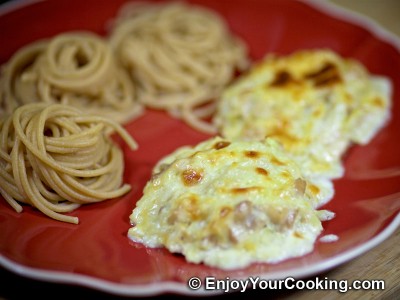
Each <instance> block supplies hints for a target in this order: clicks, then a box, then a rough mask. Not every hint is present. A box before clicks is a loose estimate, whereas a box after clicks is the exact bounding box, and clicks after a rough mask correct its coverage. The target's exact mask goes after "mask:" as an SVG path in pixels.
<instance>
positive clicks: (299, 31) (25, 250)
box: [0, 0, 400, 295]
mask: <svg viewBox="0 0 400 300" xmlns="http://www.w3.org/2000/svg"><path fill="white" fill-rule="evenodd" d="M122 2H123V0H118V1H97V0H85V1H81V0H74V1H71V0H61V1H46V2H36V3H30V4H29V5H28V4H27V3H24V5H23V6H20V7H15V4H14V3H11V4H8V5H6V6H3V7H2V12H1V13H0V28H1V29H2V30H1V31H0V44H1V47H0V62H5V61H7V59H9V58H10V56H11V55H12V54H13V53H14V52H15V51H16V50H17V49H18V48H19V47H21V46H23V45H25V44H27V43H29V42H33V41H35V40H36V39H39V38H44V37H50V36H53V35H55V34H57V33H60V32H62V31H69V30H82V29H86V30H91V31H94V32H97V33H99V34H105V32H106V30H105V26H106V24H107V21H108V20H109V19H110V18H112V17H114V16H115V14H116V12H117V9H118V8H119V7H120V5H121V4H122ZM191 2H193V3H199V4H203V5H205V6H208V7H210V8H212V9H214V10H215V11H217V12H219V13H220V14H221V15H222V16H223V17H224V18H225V19H226V21H227V22H228V24H229V25H230V27H231V29H232V30H233V31H234V32H235V33H236V34H238V35H240V36H242V37H243V38H244V39H245V41H246V42H247V43H248V46H249V49H250V54H251V57H252V58H253V59H254V60H258V59H260V58H261V57H263V56H264V55H265V54H266V53H268V52H272V51H273V52H278V53H282V54H288V53H290V52H292V51H295V50H300V49H306V48H321V47H325V48H330V49H332V50H334V51H337V52H338V53H339V54H341V55H344V56H349V57H353V58H356V59H358V60H360V61H361V62H362V63H364V64H365V65H366V67H367V68H368V69H369V70H370V72H372V73H375V74H380V75H385V76H388V77H389V78H391V80H392V82H393V87H394V93H393V102H394V105H393V116H392V119H391V122H390V123H389V124H388V126H387V127H385V128H384V129H383V130H382V131H381V132H380V133H379V134H378V135H377V136H376V137H375V139H374V140H373V141H372V142H371V143H370V144H369V145H367V146H364V147H354V148H353V149H351V150H350V151H349V153H348V155H347V156H346V159H345V166H346V170H347V172H346V175H345V177H344V178H342V179H340V180H337V181H335V188H336V195H335V198H334V199H333V200H332V201H331V202H330V203H329V204H328V205H326V208H327V209H330V210H332V211H334V212H336V214H337V216H336V218H335V219H333V220H332V221H329V222H325V223H324V230H325V231H324V233H325V234H336V235H338V236H339V240H338V241H337V242H335V243H325V244H324V243H320V242H317V243H316V247H315V250H314V251H313V252H312V253H311V254H309V255H306V256H304V257H301V258H296V259H290V260H287V261H285V262H282V263H279V264H255V265H252V266H250V267H248V268H246V269H244V270H240V271H229V272H227V271H221V270H218V269H214V268H209V267H206V266H203V265H195V264H190V263H187V262H186V261H185V259H184V258H183V257H182V256H178V255H172V254H170V253H169V252H168V251H166V250H164V249H146V248H145V247H141V246H137V245H134V244H133V243H132V242H130V241H129V239H128V238H127V231H128V229H129V228H130V224H129V215H130V213H131V212H132V209H133V208H134V207H135V203H136V201H137V200H138V199H139V198H140V197H141V193H142V188H143V186H144V184H145V183H146V181H147V180H148V179H149V177H150V171H151V168H152V167H153V165H154V163H155V162H156V161H157V160H158V159H159V158H161V157H162V156H163V155H165V154H167V153H170V152H171V151H173V150H174V149H175V148H176V147H178V146H182V145H186V144H195V143H197V142H199V141H201V140H204V139H206V138H208V136H206V135H204V134H201V133H198V132H196V131H194V130H192V129H191V128H189V127H187V126H186V125H185V124H183V123H182V122H180V121H177V120H174V119H172V118H170V117H169V116H167V115H166V114H164V113H162V112H156V111H148V112H147V113H146V114H145V115H144V116H143V117H141V118H140V119H138V120H136V121H134V122H132V123H131V124H129V125H128V126H126V128H127V130H128V131H129V132H130V133H131V134H132V136H133V137H134V138H135V139H136V140H137V142H138V143H139V145H140V149H139V150H138V151H136V152H130V151H129V150H128V149H127V147H125V148H124V149H125V155H126V156H125V161H126V172H125V180H126V181H127V182H130V183H131V184H132V186H133V190H132V191H131V192H130V193H129V194H128V195H126V196H125V197H123V198H121V199H114V200H109V201H105V202H102V203H98V204H92V205H87V206H84V207H82V208H80V209H78V210H77V211H75V212H73V213H72V214H73V215H75V216H78V217H79V219H80V222H81V223H80V224H79V225H71V224H64V223H61V222H57V221H54V220H51V219H49V218H47V217H45V216H44V215H43V214H41V213H39V212H38V211H35V210H34V209H31V208H29V207H25V208H24V211H23V212H22V213H21V214H18V213H16V212H14V211H13V209H12V208H11V207H10V206H8V204H7V203H6V202H5V201H0V228H1V230H0V265H2V266H4V267H6V268H7V269H9V270H11V271H14V272H16V273H18V274H22V275H24V276H28V277H31V278H36V279H44V280H49V281H57V282H65V283H76V284H81V285H84V286H88V287H92V288H95V289H99V290H103V291H107V292H110V293H115V294H120V295H152V294H158V293H163V292H166V291H174V292H178V293H191V291H190V290H189V289H188V288H187V286H186V282H187V280H188V278H190V277H192V276H199V277H201V278H204V277H205V276H206V275H215V276H221V277H224V278H225V277H226V276H229V277H230V278H238V277H241V278H243V277H248V276H253V275H261V276H263V278H269V279H270V278H285V277H287V276H295V277H298V278H300V277H305V276H309V275H315V274H318V273H319V272H322V271H325V270H327V269H330V268H333V267H335V266H337V265H339V264H341V263H344V262H346V261H348V260H349V259H351V258H353V257H355V256H357V255H360V254H362V253H364V252H365V251H367V250H369V249H371V248H372V247H374V246H376V245H377V244H379V243H380V242H382V241H383V240H384V239H385V238H387V237H388V236H389V235H390V234H391V233H393V232H394V231H395V230H396V228H397V227H398V225H399V224H400V214H399V210H400V200H399V197H400V156H399V153H400V139H399V138H398V133H399V132H400V107H399V105H400V51H399V49H400V46H399V45H400V42H399V41H398V40H397V39H396V38H395V37H394V36H392V35H390V34H388V33H387V32H385V31H384V30H382V29H380V28H379V27H377V26H376V25H375V24H373V23H371V22H370V21H367V20H366V19H363V18H359V17H354V16H353V15H351V14H349V13H347V12H343V11H341V10H338V9H336V8H334V7H331V6H328V5H327V4H322V3H320V4H317V3H314V2H298V1H283V0H282V1H275V0H272V1H264V0H249V1H245V2H244V1H241V0H231V1H214V0H202V1H200V0H196V1H191ZM17 3H18V5H20V4H19V2H17ZM244 3H245V4H244Z"/></svg>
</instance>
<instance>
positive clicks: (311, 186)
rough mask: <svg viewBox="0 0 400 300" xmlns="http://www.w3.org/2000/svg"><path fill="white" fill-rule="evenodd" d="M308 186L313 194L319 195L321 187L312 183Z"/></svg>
mask: <svg viewBox="0 0 400 300" xmlns="http://www.w3.org/2000/svg"><path fill="white" fill-rule="evenodd" d="M308 188H309V190H310V192H311V193H312V194H313V195H318V194H319V192H320V190H319V188H318V187H317V186H316V185H314V184H310V185H309V187H308Z"/></svg>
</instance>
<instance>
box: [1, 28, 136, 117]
mask: <svg viewBox="0 0 400 300" xmlns="http://www.w3.org/2000/svg"><path fill="white" fill-rule="evenodd" d="M0 81H1V83H0V104H1V105H0V114H1V111H3V112H4V113H12V111H13V110H14V109H15V108H17V107H18V106H20V105H23V104H26V103H31V102H47V103H61V104H69V105H72V106H75V107H78V108H80V109H84V110H85V111H87V112H88V113H93V114H97V115H102V116H105V117H108V118H112V119H113V120H115V121H117V122H119V123H126V122H128V121H130V120H132V119H134V118H136V117H137V116H139V115H140V114H141V113H142V111H143V108H142V105H140V104H139V102H138V101H137V99H136V91H135V87H134V86H133V84H132V82H131V80H130V79H129V76H128V74H127V73H126V71H125V70H124V69H123V68H122V67H121V66H119V65H118V64H117V62H116V60H115V58H114V55H113V54H112V52H111V50H110V48H109V46H108V43H107V42H106V41H105V40H103V39H102V38H100V37H99V36H97V35H95V34H94V33H89V32H66V33H61V34H59V35H57V36H55V37H53V38H51V39H49V40H43V41H38V42H35V43H32V44H30V45H27V46H25V47H23V48H22V49H20V50H19V51H17V53H15V55H14V56H13V57H12V58H11V59H10V61H9V62H8V63H7V64H6V65H5V66H4V67H3V71H2V75H1V79H0Z"/></svg>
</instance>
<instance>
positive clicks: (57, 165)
mask: <svg viewBox="0 0 400 300" xmlns="http://www.w3.org/2000/svg"><path fill="white" fill-rule="evenodd" d="M111 131H113V132H116V133H118V134H119V135H120V136H121V137H122V138H123V140H124V141H125V142H126V143H127V144H128V145H129V147H130V148H131V149H132V150H134V149H136V148H137V145H136V143H135V141H134V140H133V138H132V137H131V136H130V135H129V134H128V133H127V132H126V131H125V130H124V129H123V128H122V127H121V126H120V125H119V124H118V123H116V122H114V121H111V120H109V119H106V118H104V117H98V116H93V115H87V114H83V113H82V112H81V111H79V110H78V109H76V108H73V107H71V106H68V105H61V104H46V103H32V104H26V105H22V106H20V107H19V108H17V109H16V110H15V111H14V113H13V114H12V115H9V116H2V117H1V118H0V193H1V195H2V196H3V198H4V199H5V200H6V201H7V202H8V203H9V204H10V205H11V206H12V207H13V208H14V209H15V210H16V211H17V212H20V211H22V206H21V205H20V202H22V203H26V204H30V205H32V206H34V207H36V208H37V209H38V210H40V211H41V212H43V213H44V214H45V215H47V216H49V217H50V218H53V219H56V220H59V221H64V222H70V223H75V224H76V223H78V218H77V217H73V216H66V215H64V214H63V213H66V212H71V211H72V210H74V209H76V208H77V207H79V206H80V205H82V204H86V203H94V202H99V201H103V200H106V199H111V198H115V197H119V196H122V195H124V194H125V193H127V192H128V191H129V190H130V186H129V185H128V184H124V183H123V172H124V158H123V153H122V151H121V150H120V148H119V147H118V146H117V145H116V144H115V143H114V142H113V140H112V139H111V138H110V137H109V134H108V133H109V132H111Z"/></svg>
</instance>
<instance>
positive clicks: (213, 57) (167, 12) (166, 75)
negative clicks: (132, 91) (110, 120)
mask: <svg viewBox="0 0 400 300" xmlns="http://www.w3.org/2000/svg"><path fill="white" fill-rule="evenodd" d="M110 43H111V47H112V48H113V49H114V51H115V53H116V57H117V58H119V60H120V61H121V63H122V65H123V66H124V67H125V68H127V69H128V70H129V73H130V75H131V77H132V79H133V81H134V83H135V86H137V88H138V98H139V99H140V101H141V102H142V103H144V104H145V105H146V106H148V107H151V108H154V109H162V110H166V111H168V112H170V113H171V114H172V115H173V116H176V117H179V118H182V119H183V120H185V121H186V122H187V123H188V124H189V125H191V126H193V127H194V128H196V129H198V130H201V131H204V132H208V133H215V128H214V126H213V125H211V124H210V123H208V122H205V121H204V118H207V117H209V116H210V115H211V114H212V113H213V112H214V101H213V100H215V98H216V97H218V96H219V94H220V93H221V91H222V89H224V88H225V87H226V85H227V84H229V83H230V82H231V80H232V79H233V77H234V75H235V72H236V71H238V70H243V69H245V68H246V67H247V65H248V59H247V51H246V46H245V44H244V43H243V42H242V41H241V40H240V39H239V38H238V37H236V36H234V35H232V34H231V33H230V32H229V29H228V27H227V25H226V24H225V22H224V21H223V19H222V18H220V17H219V15H217V14H216V13H214V12H212V11H211V10H208V9H206V8H203V7H200V6H195V5H189V4H184V3H180V2H179V3H178V2H177V3H175V2H171V3H164V4H154V3H153V4H151V3H145V2H135V3H128V4H126V5H125V6H123V7H122V9H121V11H120V13H119V15H118V16H117V18H116V20H114V23H113V24H112V29H111V31H110Z"/></svg>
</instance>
